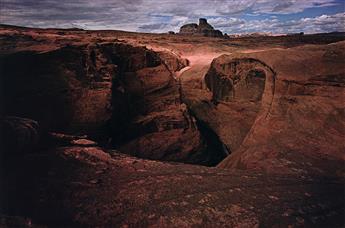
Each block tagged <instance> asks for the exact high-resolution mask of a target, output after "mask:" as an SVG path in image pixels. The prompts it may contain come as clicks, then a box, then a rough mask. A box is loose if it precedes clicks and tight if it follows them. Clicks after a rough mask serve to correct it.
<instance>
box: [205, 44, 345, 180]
mask: <svg viewBox="0 0 345 228" xmlns="http://www.w3.org/2000/svg"><path fill="white" fill-rule="evenodd" d="M343 48H344V43H343V42H340V43H337V44H332V45H327V46H319V47H318V46H305V47H299V48H292V49H287V50H271V51H263V52H256V53H251V54H234V55H228V56H226V55H225V56H221V57H219V58H217V59H216V60H214V61H213V63H212V65H211V68H210V70H209V72H208V74H207V75H206V76H205V81H206V85H207V86H208V88H209V89H210V90H211V91H212V93H213V101H214V102H215V103H218V102H225V104H226V105H229V106H231V107H233V109H236V108H235V107H237V108H238V107H242V112H241V115H243V116H247V114H246V113H251V115H252V116H253V118H252V119H251V123H248V125H247V126H248V128H247V129H246V134H244V135H243V136H242V137H240V138H239V139H240V140H239V141H236V140H235V138H237V137H236V135H239V134H240V133H239V132H242V131H243V128H244V126H243V125H236V122H238V121H239V120H240V119H242V118H241V115H235V114H234V115H231V116H228V117H224V118H227V119H233V120H234V124H233V125H232V126H231V127H230V128H227V129H228V130H230V131H232V132H233V136H234V137H233V138H234V139H233V140H231V139H229V142H230V143H229V144H230V147H231V146H232V148H234V145H236V146H235V148H236V150H235V151H233V153H232V154H231V156H229V157H228V158H226V159H225V160H224V161H223V162H222V163H221V165H220V166H221V167H228V168H229V167H233V168H234V167H237V168H239V167H242V168H243V167H246V168H247V169H248V168H249V169H264V170H267V171H269V172H286V173H291V172H297V173H299V172H301V173H303V172H318V171H320V172H321V173H322V172H325V171H321V170H319V169H313V168H312V167H315V166H318V165H316V164H320V163H321V160H322V159H323V158H327V159H329V160H330V161H332V162H334V167H336V166H337V165H336V164H339V163H341V160H342V159H343V154H342V151H343V148H345V145H344V142H343V140H342V138H343V137H344V132H343V130H341V128H342V127H339V126H340V125H342V123H343V122H344V115H342V113H343V111H344V110H345V107H344V102H342V100H343V98H344V88H345V86H344V80H343V78H344V76H345V71H344V68H343V67H341V65H342V64H343V61H342V59H344V52H343V51H340V50H341V49H343ZM330 56H332V57H330ZM331 58H332V60H331ZM306 66H308V67H306ZM246 120H247V122H248V121H249V120H250V118H246ZM336 122H337V123H338V124H335V123H336ZM339 124H340V125H339ZM342 126H343V125H342ZM236 132H238V133H236ZM237 139H238V138H237ZM306 160H308V162H309V164H310V166H311V167H310V169H308V171H306V170H305V169H302V168H303V166H304V165H303V164H304V163H305V162H306ZM312 164H314V165H312ZM291 167H294V169H291ZM327 170H328V171H330V170H332V168H329V169H327ZM332 172H337V171H336V170H333V171H332Z"/></svg>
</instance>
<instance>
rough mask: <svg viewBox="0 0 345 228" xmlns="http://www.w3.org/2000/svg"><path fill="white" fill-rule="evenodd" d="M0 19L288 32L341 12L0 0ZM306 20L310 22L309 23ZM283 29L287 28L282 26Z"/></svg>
mask: <svg viewBox="0 0 345 228" xmlns="http://www.w3.org/2000/svg"><path fill="white" fill-rule="evenodd" d="M0 2H1V9H0V10H1V11H0V22H1V23H7V24H14V25H21V26H33V27H63V28H65V27H82V28H88V29H120V30H129V31H145V32H165V31H168V30H174V31H177V30H178V28H179V27H180V26H181V25H183V24H184V23H190V22H196V21H197V19H198V18H199V17H208V18H209V20H210V22H211V23H213V24H214V26H215V27H216V28H219V29H222V30H224V31H225V32H228V33H229V32H230V33H231V32H250V31H260V30H262V31H264V30H265V31H266V30H268V29H271V32H284V31H286V32H289V31H291V30H293V29H297V30H300V29H301V30H303V27H302V25H304V26H306V27H305V29H306V30H308V31H319V30H322V29H324V30H325V31H332V30H336V29H338V30H339V29H340V28H339V22H337V21H335V20H342V19H343V18H339V16H335V15H328V16H329V17H330V18H322V19H320V18H319V19H317V18H309V20H308V18H306V19H305V20H302V19H301V20H300V21H290V22H284V21H283V22H281V21H279V20H277V19H276V18H271V17H268V19H262V20H254V19H253V20H248V19H246V20H245V19H243V18H241V16H243V15H244V14H245V13H248V12H251V13H252V14H255V15H262V14H273V15H279V14H292V13H298V12H302V11H303V10H304V9H307V8H312V7H318V8H319V7H326V6H332V5H336V4H337V3H335V2H334V0H298V1H296V0H286V1H282V0H189V1H185V0H161V1H157V0H59V1H53V0H0ZM308 23H309V24H308ZM288 26H290V27H288ZM284 29H285V30H284Z"/></svg>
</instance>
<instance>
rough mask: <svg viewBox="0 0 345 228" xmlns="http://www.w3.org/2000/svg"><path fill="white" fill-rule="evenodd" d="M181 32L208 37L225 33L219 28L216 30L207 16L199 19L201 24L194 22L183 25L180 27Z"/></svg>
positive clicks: (220, 35) (221, 35)
mask: <svg viewBox="0 0 345 228" xmlns="http://www.w3.org/2000/svg"><path fill="white" fill-rule="evenodd" d="M180 34H183V35H199V36H207V37H223V34H222V32H221V31H219V30H215V29H214V28H213V27H212V26H211V25H210V24H209V23H207V20H206V19H205V18H200V19H199V25H197V24H195V23H192V24H186V25H183V26H182V27H181V28H180Z"/></svg>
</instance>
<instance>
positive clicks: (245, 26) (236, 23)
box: [211, 13, 345, 34]
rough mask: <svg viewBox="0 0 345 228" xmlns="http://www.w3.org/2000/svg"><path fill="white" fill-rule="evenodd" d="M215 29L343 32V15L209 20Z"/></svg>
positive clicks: (246, 31) (244, 31)
mask: <svg viewBox="0 0 345 228" xmlns="http://www.w3.org/2000/svg"><path fill="white" fill-rule="evenodd" d="M211 21H212V22H213V25H214V26H215V27H216V28H222V30H223V31H224V32H227V33H253V32H269V33H276V34H281V33H298V32H305V33H321V32H334V31H339V32H340V31H345V27H344V22H345V13H338V14H334V15H321V16H318V17H313V18H301V19H299V20H290V21H280V20H279V19H277V18H271V17H270V18H267V19H263V20H243V19H237V18H229V19H224V18H216V19H213V20H211Z"/></svg>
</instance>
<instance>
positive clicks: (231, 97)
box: [0, 22, 345, 227]
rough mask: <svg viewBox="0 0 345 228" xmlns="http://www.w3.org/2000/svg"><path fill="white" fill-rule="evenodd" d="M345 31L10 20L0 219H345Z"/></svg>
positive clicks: (5, 33)
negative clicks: (199, 30) (42, 24)
mask: <svg viewBox="0 0 345 228" xmlns="http://www.w3.org/2000/svg"><path fill="white" fill-rule="evenodd" d="M206 23H207V22H206ZM344 40H345V37H344V34H340V33H332V34H316V35H304V36H283V37H264V38H263V37H255V38H252V37H246V38H237V39H229V40H225V39H218V38H209V37H202V36H171V35H168V34H166V35H162V34H160V35H154V34H138V33H127V32H121V31H85V30H58V29H45V30H41V29H28V28H19V27H10V26H1V29H0V44H1V45H0V64H1V80H2V81H1V86H2V88H1V93H2V94H1V95H2V96H1V99H2V100H1V102H2V104H3V107H2V109H1V132H2V137H1V139H2V143H1V145H2V148H1V151H3V152H2V154H1V155H2V157H1V162H2V164H1V169H2V170H1V178H0V180H1V183H0V184H1V190H2V194H1V199H0V200H1V201H0V205H1V211H0V218H1V219H0V224H1V226H5V227H18V226H19V227H26V226H27V227H30V226H34V227H35V226H64V227H65V226H67V227H80V226H91V227H93V226H97V227H109V226H119V227H127V226H130V227H137V226H139V227H148V226H152V227H192V226H202V227H259V226H263V227H281V226H282V227H289V226H291V227H343V226H344V150H345V143H344V140H343V139H344V136H345V131H344V124H345V115H344V110H345V104H344V96H345V95H344V94H345V91H344V90H345V89H344V88H345V80H344V79H345V70H344V67H343V65H344V59H345V58H344V57H345V41H344ZM184 163H190V164H184ZM192 164H193V165H192ZM207 166H216V167H207Z"/></svg>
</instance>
